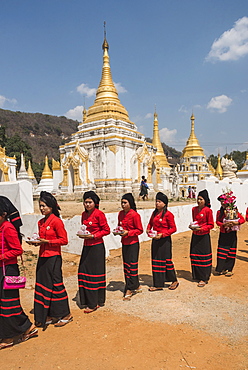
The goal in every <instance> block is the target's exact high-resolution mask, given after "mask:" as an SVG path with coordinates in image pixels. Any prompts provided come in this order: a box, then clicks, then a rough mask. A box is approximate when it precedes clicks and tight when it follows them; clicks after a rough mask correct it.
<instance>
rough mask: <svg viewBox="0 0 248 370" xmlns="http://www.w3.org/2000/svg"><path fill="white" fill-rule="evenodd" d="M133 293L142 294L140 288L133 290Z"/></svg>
mask: <svg viewBox="0 0 248 370" xmlns="http://www.w3.org/2000/svg"><path fill="white" fill-rule="evenodd" d="M134 293H142V288H139V289H134Z"/></svg>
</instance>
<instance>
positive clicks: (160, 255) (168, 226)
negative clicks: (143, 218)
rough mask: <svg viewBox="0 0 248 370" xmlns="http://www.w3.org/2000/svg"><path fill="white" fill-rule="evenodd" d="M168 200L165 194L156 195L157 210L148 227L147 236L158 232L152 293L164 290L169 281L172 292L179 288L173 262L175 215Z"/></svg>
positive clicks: (155, 242) (154, 242)
mask: <svg viewBox="0 0 248 370" xmlns="http://www.w3.org/2000/svg"><path fill="white" fill-rule="evenodd" d="M167 206H168V198H167V196H166V195H165V194H163V193H161V192H158V193H157V195H156V209H155V211H154V212H153V214H152V216H151V218H150V221H149V224H148V226H147V234H148V235H149V232H150V231H151V230H154V231H156V232H157V235H156V236H155V237H153V239H152V274H153V286H152V287H150V288H149V291H150V292H153V291H156V290H162V289H163V287H164V283H165V282H167V281H169V282H172V284H171V285H170V286H169V289H170V290H174V289H176V288H177V287H178V285H179V282H178V281H177V277H176V272H175V269H174V264H173V262H172V252H171V249H172V243H171V234H173V233H174V232H176V231H177V228H176V224H175V221H174V216H173V214H172V213H171V212H170V211H168V210H167Z"/></svg>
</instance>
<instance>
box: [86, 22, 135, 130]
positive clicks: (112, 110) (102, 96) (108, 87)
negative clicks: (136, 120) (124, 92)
mask: <svg viewBox="0 0 248 370" xmlns="http://www.w3.org/2000/svg"><path fill="white" fill-rule="evenodd" d="M105 26H106V23H105V22H104V41H103V45H102V49H103V67H102V77H101V81H100V83H99V86H98V89H97V91H96V99H95V101H94V104H93V105H92V106H91V107H90V108H89V109H88V111H87V116H86V117H85V120H84V121H83V122H84V123H88V122H93V121H98V120H102V119H109V118H113V119H116V120H122V121H125V122H129V123H133V122H131V121H130V120H129V116H128V112H127V110H126V108H125V107H124V106H123V105H122V104H121V102H120V100H119V97H118V92H117V90H116V87H115V85H114V82H113V79H112V74H111V69H110V63H109V54H108V49H109V44H108V42H107V39H106V29H105Z"/></svg>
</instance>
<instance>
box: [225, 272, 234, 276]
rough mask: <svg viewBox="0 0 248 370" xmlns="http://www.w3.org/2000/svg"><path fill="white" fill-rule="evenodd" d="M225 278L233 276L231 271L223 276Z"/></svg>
mask: <svg viewBox="0 0 248 370" xmlns="http://www.w3.org/2000/svg"><path fill="white" fill-rule="evenodd" d="M225 276H227V277H230V276H233V273H232V271H227V273H226V274H225Z"/></svg>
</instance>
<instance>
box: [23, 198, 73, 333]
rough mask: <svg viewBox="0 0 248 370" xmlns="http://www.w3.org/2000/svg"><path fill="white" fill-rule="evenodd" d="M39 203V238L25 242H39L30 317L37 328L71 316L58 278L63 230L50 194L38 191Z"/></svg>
mask: <svg viewBox="0 0 248 370" xmlns="http://www.w3.org/2000/svg"><path fill="white" fill-rule="evenodd" d="M39 205H40V211H41V213H42V215H43V216H44V218H42V219H41V220H40V221H39V222H38V229H39V241H38V242H37V241H36V242H31V241H30V242H29V243H31V244H34V245H40V251H39V259H38V263H37V267H36V283H35V295H34V317H35V322H36V325H37V326H39V327H46V326H47V325H49V324H55V326H56V327H60V326H64V325H66V324H68V323H69V322H71V321H72V319H73V318H72V316H71V313H70V308H69V303H68V296H67V292H66V290H65V286H64V283H63V277H62V257H61V246H62V245H66V244H67V243H68V239H67V233H66V230H65V227H64V224H63V221H62V220H61V219H60V215H59V209H60V208H59V206H58V204H57V201H56V199H55V198H54V196H53V195H52V194H50V193H48V192H46V191H42V192H41V193H40V199H39Z"/></svg>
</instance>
